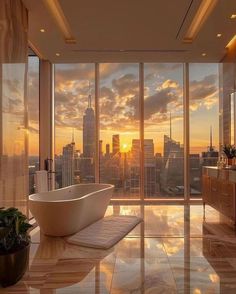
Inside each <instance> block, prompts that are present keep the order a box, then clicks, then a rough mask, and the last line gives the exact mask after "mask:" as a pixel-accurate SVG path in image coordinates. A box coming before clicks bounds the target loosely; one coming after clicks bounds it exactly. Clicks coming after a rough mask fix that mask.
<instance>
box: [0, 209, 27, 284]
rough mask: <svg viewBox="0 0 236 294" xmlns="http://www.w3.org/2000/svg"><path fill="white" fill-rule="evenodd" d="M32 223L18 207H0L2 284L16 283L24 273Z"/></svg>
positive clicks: (0, 273) (0, 279)
mask: <svg viewBox="0 0 236 294" xmlns="http://www.w3.org/2000/svg"><path fill="white" fill-rule="evenodd" d="M30 227H31V225H30V224H29V223H28V220H27V218H26V216H25V215H24V214H22V213H21V212H20V211H19V210H18V209H17V208H13V207H11V208H8V209H4V208H0V284H1V285H2V286H3V287H7V286H10V285H13V284H15V283H16V282H17V281H19V280H20V279H21V277H22V276H23V275H24V273H25V271H26V269H27V266H28V261H29V248H30V237H29V235H28V233H27V232H28V229H29V228H30Z"/></svg>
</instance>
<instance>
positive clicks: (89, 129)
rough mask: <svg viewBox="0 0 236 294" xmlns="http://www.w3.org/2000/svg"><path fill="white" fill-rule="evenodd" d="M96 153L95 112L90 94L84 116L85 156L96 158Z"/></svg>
mask: <svg viewBox="0 0 236 294" xmlns="http://www.w3.org/2000/svg"><path fill="white" fill-rule="evenodd" d="M94 155H95V114H94V110H93V108H92V106H91V95H90V94H89V96H88V107H87V109H86V110H85V114H84V117H83V157H85V158H90V159H91V158H92V159H93V158H94Z"/></svg>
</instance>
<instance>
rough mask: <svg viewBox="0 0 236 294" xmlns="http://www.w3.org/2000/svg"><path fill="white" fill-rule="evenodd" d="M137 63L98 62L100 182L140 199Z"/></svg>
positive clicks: (122, 195)
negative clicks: (109, 184)
mask: <svg viewBox="0 0 236 294" xmlns="http://www.w3.org/2000/svg"><path fill="white" fill-rule="evenodd" d="M138 74H139V65H138V64H119V63H105V64H100V98H99V106H100V139H101V141H100V181H101V182H102V183H111V184H113V185H115V192H114V194H113V198H124V199H127V198H139V191H140V187H139V186H140V166H139V150H140V141H139V77H138Z"/></svg>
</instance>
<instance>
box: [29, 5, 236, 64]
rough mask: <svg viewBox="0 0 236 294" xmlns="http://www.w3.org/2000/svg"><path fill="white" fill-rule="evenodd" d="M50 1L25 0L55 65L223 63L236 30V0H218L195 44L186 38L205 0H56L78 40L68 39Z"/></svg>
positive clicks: (33, 34) (32, 34)
mask: <svg viewBox="0 0 236 294" xmlns="http://www.w3.org/2000/svg"><path fill="white" fill-rule="evenodd" d="M48 1H49V0H23V2H24V4H25V6H26V7H27V8H28V10H29V41H30V44H31V45H32V47H33V48H34V49H35V50H37V51H38V52H39V53H40V54H41V57H43V58H44V59H48V60H50V61H51V62H53V63H70V62H73V63H74V62H219V61H220V60H221V59H222V58H223V57H224V55H225V54H226V50H227V49H225V47H226V45H227V44H228V42H229V41H230V39H231V38H232V37H233V36H234V35H235V34H236V18H234V19H231V18H230V16H231V15H232V14H236V1H235V0H218V1H217V0H215V1H216V2H217V3H216V6H215V7H214V9H213V11H212V12H211V14H210V15H209V16H208V18H207V19H206V21H205V22H204V24H203V25H202V27H201V29H200V31H199V32H198V34H197V35H196V37H195V38H194V40H193V41H192V43H184V41H183V39H184V36H185V34H186V32H187V30H188V28H189V26H190V24H191V22H192V20H193V18H194V16H195V15H196V12H197V11H198V9H199V6H200V5H201V0H177V1H176V0H172V1H170V0H169V1H167V0H119V1H114V0H99V1H98V0H86V1H84V0H50V1H52V2H54V1H56V2H58V3H57V4H59V6H60V7H59V8H60V9H61V11H62V13H63V14H64V17H65V20H66V22H67V24H68V26H69V29H70V31H71V34H72V35H73V38H74V39H75V43H67V42H66V41H65V38H64V35H63V32H62V30H61V29H60V28H59V26H58V24H57V22H56V21H55V18H54V16H53V14H52V12H51V10H50V9H49V8H48V5H47V2H48ZM203 1H207V0H203ZM40 29H44V30H45V32H40ZM218 33H221V34H222V36H221V37H220V38H218V37H216V35H217V34H218ZM57 53H59V54H57ZM202 53H206V55H205V56H202ZM56 54H57V55H59V56H57V55H56Z"/></svg>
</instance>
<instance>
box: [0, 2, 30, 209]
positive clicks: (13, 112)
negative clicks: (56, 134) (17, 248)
mask: <svg viewBox="0 0 236 294" xmlns="http://www.w3.org/2000/svg"><path fill="white" fill-rule="evenodd" d="M27 23H28V18H27V10H26V9H25V7H24V6H23V4H22V2H21V0H1V1H0V31H1V34H0V207H1V206H16V207H18V208H20V209H21V210H22V212H23V213H27V196H28V147H27V146H28V142H27V140H28V139H27V138H28V134H27V127H28V124H27V120H28V118H27V95H26V94H27V93H26V89H27V87H26V76H27V51H28V46H27Z"/></svg>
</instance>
